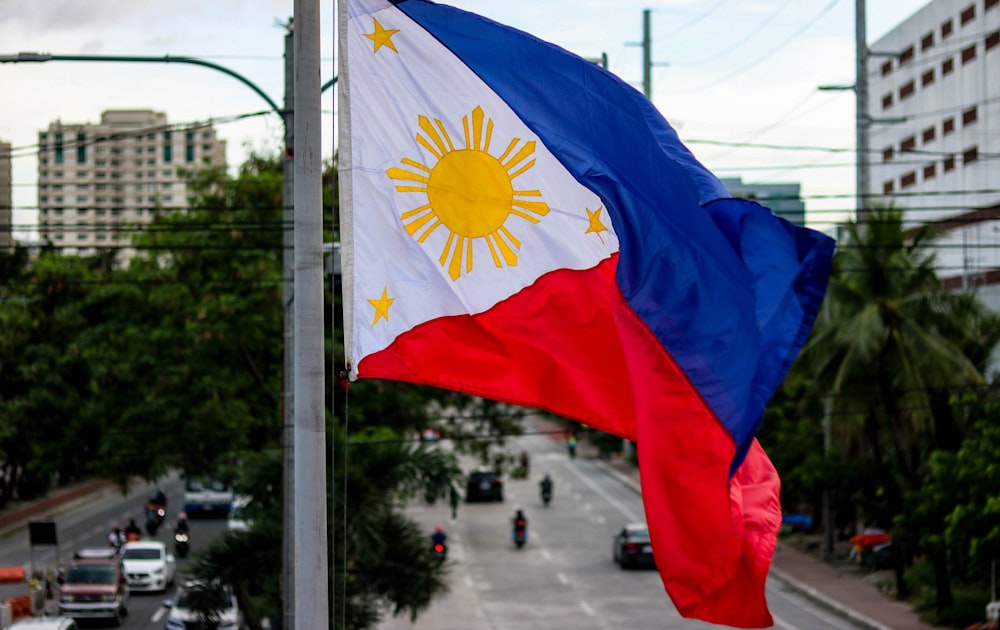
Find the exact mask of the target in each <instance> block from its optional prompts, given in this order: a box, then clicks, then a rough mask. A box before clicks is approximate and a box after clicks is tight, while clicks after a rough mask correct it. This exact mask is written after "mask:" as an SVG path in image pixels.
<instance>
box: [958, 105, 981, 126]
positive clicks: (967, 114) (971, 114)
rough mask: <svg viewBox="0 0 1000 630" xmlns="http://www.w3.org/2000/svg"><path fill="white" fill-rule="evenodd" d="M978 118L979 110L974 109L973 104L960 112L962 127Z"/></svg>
mask: <svg viewBox="0 0 1000 630" xmlns="http://www.w3.org/2000/svg"><path fill="white" fill-rule="evenodd" d="M978 119H979V111H978V110H977V109H976V106H975V105H973V106H972V107H970V108H969V109H967V110H965V111H964V112H962V126H963V127H968V126H969V125H971V124H972V123H974V122H976V120H978Z"/></svg>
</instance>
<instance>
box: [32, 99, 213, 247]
mask: <svg viewBox="0 0 1000 630" xmlns="http://www.w3.org/2000/svg"><path fill="white" fill-rule="evenodd" d="M38 147H39V148H38V211H39V235H40V236H41V240H42V242H51V243H52V244H53V245H54V246H55V247H56V248H59V249H61V250H63V251H64V252H65V253H69V254H92V253H94V252H95V251H96V250H97V249H100V248H119V249H122V250H123V255H124V256H125V257H127V256H128V255H129V254H130V253H131V250H129V245H130V243H131V237H132V236H133V234H134V232H135V229H136V228H138V227H141V226H142V225H144V224H147V223H149V222H150V221H151V220H152V218H153V216H154V214H155V213H156V211H157V210H158V209H162V210H177V209H184V208H186V207H187V205H188V199H187V189H186V184H185V179H184V177H183V174H184V173H185V172H190V171H194V170H199V169H203V168H208V167H213V166H225V163H226V142H225V140H220V139H218V138H217V137H216V133H215V129H214V128H213V127H212V126H211V125H210V124H207V123H206V124H195V125H186V126H177V125H170V124H168V122H167V117H166V115H165V114H163V113H161V112H154V111H152V110H108V111H105V112H104V113H103V114H101V122H100V123H99V124H96V125H95V124H89V123H80V124H76V123H73V124H67V123H63V122H59V121H56V122H54V123H52V124H50V125H49V128H48V129H47V130H46V131H41V132H39V134H38Z"/></svg>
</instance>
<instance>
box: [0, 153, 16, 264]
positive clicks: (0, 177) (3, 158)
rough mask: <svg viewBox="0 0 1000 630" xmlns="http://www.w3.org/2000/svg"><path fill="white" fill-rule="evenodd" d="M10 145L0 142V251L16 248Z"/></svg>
mask: <svg viewBox="0 0 1000 630" xmlns="http://www.w3.org/2000/svg"><path fill="white" fill-rule="evenodd" d="M10 150H11V149H10V143H9V142H0V250H2V251H9V250H11V249H13V247H14V235H13V224H12V215H13V211H14V205H13V204H14V201H13V199H14V196H13V184H12V180H11V165H10V157H11V153H10Z"/></svg>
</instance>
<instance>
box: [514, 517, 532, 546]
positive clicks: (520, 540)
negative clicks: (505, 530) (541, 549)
mask: <svg viewBox="0 0 1000 630" xmlns="http://www.w3.org/2000/svg"><path fill="white" fill-rule="evenodd" d="M511 525H512V526H513V528H512V530H511V536H512V537H513V538H514V542H515V543H516V544H517V546H518V547H520V546H521V545H523V544H524V542H525V541H526V540H528V519H527V517H525V516H524V512H523V511H522V510H521V508H517V511H515V512H514V518H512V519H511Z"/></svg>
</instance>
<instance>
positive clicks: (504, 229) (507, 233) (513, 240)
mask: <svg viewBox="0 0 1000 630" xmlns="http://www.w3.org/2000/svg"><path fill="white" fill-rule="evenodd" d="M500 233H501V234H503V235H504V236H506V237H507V239H508V240H509V241H510V244H511V245H513V246H514V249H521V241H519V240H518V239H517V237H515V236H514V235H513V234H511V233H510V230H508V229H507V226H505V225H502V226H500Z"/></svg>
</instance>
